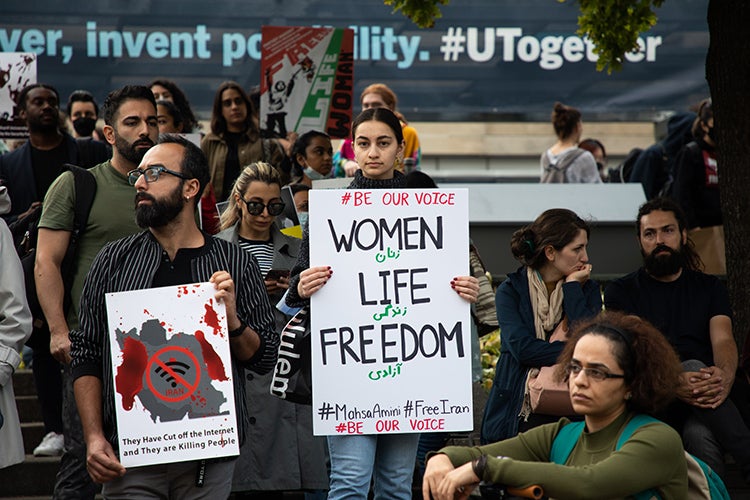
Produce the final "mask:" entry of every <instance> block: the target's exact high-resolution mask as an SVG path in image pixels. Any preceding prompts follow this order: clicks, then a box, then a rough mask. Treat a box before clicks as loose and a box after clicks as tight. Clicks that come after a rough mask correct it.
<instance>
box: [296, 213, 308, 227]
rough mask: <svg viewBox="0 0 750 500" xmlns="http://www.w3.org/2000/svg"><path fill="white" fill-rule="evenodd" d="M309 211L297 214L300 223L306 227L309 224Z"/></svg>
mask: <svg viewBox="0 0 750 500" xmlns="http://www.w3.org/2000/svg"><path fill="white" fill-rule="evenodd" d="M307 216H308V213H307V212H300V213H298V214H297V218H298V219H299V225H300V226H302V227H305V226H306V225H307V219H308V217H307Z"/></svg>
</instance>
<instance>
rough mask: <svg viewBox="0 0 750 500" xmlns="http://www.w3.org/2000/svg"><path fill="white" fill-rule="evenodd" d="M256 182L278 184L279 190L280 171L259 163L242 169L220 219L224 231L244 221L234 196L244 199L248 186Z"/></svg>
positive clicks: (267, 164) (269, 165)
mask: <svg viewBox="0 0 750 500" xmlns="http://www.w3.org/2000/svg"><path fill="white" fill-rule="evenodd" d="M255 181H258V182H264V183H266V184H278V186H279V188H280V187H281V175H279V171H278V170H276V169H275V168H274V167H273V165H271V164H269V163H265V162H262V161H258V162H255V163H251V164H250V165H248V166H246V167H245V168H244V169H242V172H241V173H240V175H239V177H237V180H236V181H234V184H232V192H231V193H229V199H228V200H227V201H229V205H227V209H226V210H224V213H223V214H221V218H220V219H219V220H220V222H221V229H222V230H223V229H227V228H228V227H232V226H234V225H235V224H236V223H237V221H238V220H240V219H242V212H241V211H240V206H239V204H238V203H237V199H236V198H235V196H234V195H235V194H237V195H239V196H240V197H242V195H243V193H244V192H245V191H247V188H248V186H250V183H251V182H255Z"/></svg>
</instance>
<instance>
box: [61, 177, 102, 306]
mask: <svg viewBox="0 0 750 500" xmlns="http://www.w3.org/2000/svg"><path fill="white" fill-rule="evenodd" d="M63 168H64V169H66V170H70V171H71V172H72V173H73V179H74V186H75V200H76V202H75V209H74V215H73V232H72V233H71V235H70V243H69V244H68V248H67V250H66V251H65V256H64V257H63V262H62V266H61V274H62V278H63V284H64V285H65V290H66V293H65V300H64V304H63V307H64V310H66V311H67V310H68V307H69V306H70V289H71V287H72V286H73V262H74V260H75V256H76V254H77V253H78V243H79V241H80V239H81V236H83V233H84V232H85V231H86V223H87V222H88V220H89V213H90V212H91V206H92V205H93V204H94V197H95V196H96V178H95V177H94V174H92V173H91V172H89V171H88V170H86V169H85V168H81V167H77V166H75V165H71V164H69V163H66V164H65V165H63Z"/></svg>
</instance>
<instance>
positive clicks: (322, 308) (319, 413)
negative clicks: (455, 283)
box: [282, 189, 473, 435]
mask: <svg viewBox="0 0 750 500" xmlns="http://www.w3.org/2000/svg"><path fill="white" fill-rule="evenodd" d="M310 207H311V210H310V223H309V224H310V264H311V266H323V265H326V266H331V268H332V269H333V274H332V277H331V279H329V281H328V282H327V283H326V284H325V286H323V287H322V289H321V290H320V291H318V292H317V293H315V294H314V295H313V296H312V298H311V304H310V307H311V313H310V319H311V330H310V336H311V341H312V358H313V360H312V376H313V384H312V386H313V408H312V411H313V430H314V434H316V435H334V434H380V433H407V432H425V431H459V430H470V429H471V428H472V427H473V419H472V391H471V347H470V338H469V336H470V335H471V325H470V323H469V322H470V314H469V311H470V304H469V303H468V302H467V301H465V300H464V299H462V298H461V297H459V295H458V294H457V293H456V292H455V291H454V290H453V289H452V288H451V280H452V279H453V278H455V277H457V276H466V275H468V274H469V224H468V191H467V190H465V189H454V190H421V189H410V190H374V191H373V190H316V189H314V190H312V191H310ZM282 343H283V339H282Z"/></svg>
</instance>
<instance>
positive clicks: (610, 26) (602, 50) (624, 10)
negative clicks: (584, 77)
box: [558, 0, 664, 73]
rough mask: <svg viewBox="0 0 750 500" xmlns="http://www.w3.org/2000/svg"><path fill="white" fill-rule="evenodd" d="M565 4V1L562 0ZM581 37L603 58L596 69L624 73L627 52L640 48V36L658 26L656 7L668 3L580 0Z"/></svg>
mask: <svg viewBox="0 0 750 500" xmlns="http://www.w3.org/2000/svg"><path fill="white" fill-rule="evenodd" d="M558 1H559V2H561V3H562V2H565V0H558ZM578 1H579V3H580V4H581V15H580V16H579V17H578V34H579V35H581V36H587V37H588V38H589V39H590V40H591V41H592V42H593V44H594V53H595V54H597V55H598V56H599V60H598V61H597V63H596V69H598V70H599V71H602V70H604V69H605V68H606V69H607V73H612V70H613V69H614V70H620V69H621V68H622V62H623V59H624V57H625V54H626V53H627V52H631V51H633V50H636V49H637V48H638V42H637V40H638V35H640V34H641V33H643V32H645V31H648V30H649V29H651V27H652V26H654V25H655V24H656V14H655V13H654V11H653V9H652V7H660V6H661V4H662V3H664V0H578Z"/></svg>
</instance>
